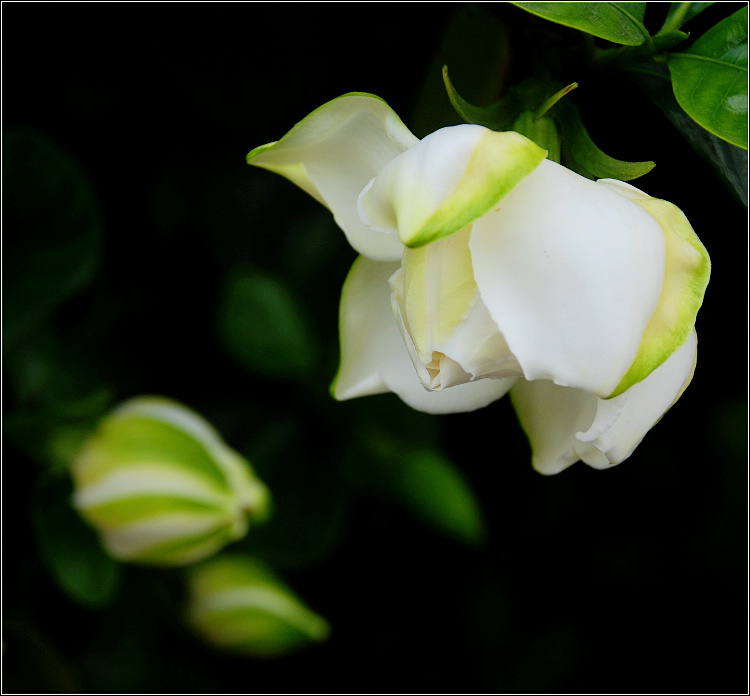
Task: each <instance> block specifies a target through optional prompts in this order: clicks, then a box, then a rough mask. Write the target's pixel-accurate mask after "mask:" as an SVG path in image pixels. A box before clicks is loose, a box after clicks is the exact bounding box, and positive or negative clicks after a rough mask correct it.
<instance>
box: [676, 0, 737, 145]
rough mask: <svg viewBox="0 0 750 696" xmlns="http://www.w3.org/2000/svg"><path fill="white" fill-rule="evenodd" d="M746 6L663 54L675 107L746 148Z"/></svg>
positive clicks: (717, 133) (721, 135)
mask: <svg viewBox="0 0 750 696" xmlns="http://www.w3.org/2000/svg"><path fill="white" fill-rule="evenodd" d="M747 21H748V14H747V6H745V7H743V8H741V9H739V10H738V11H737V12H735V13H734V14H732V15H730V16H729V17H727V18H726V19H724V20H722V21H721V22H719V23H718V24H717V25H715V26H714V27H712V28H711V29H710V30H709V31H707V32H706V33H705V34H704V35H703V36H701V37H700V38H699V39H698V40H697V41H696V42H695V43H694V44H693V46H692V47H691V48H690V49H689V50H687V51H685V52H684V53H673V54H672V55H670V56H669V57H668V58H667V65H668V66H669V71H670V73H671V75H672V86H673V88H674V94H675V97H676V98H677V102H678V103H679V104H680V106H681V107H682V108H683V109H684V110H685V111H686V112H687V113H688V115H689V116H690V117H691V118H693V119H694V120H695V121H696V123H699V124H700V125H701V126H703V127H704V128H705V129H706V130H708V131H710V132H711V133H713V134H714V135H717V136H719V137H720V138H722V139H724V140H726V141H727V142H730V143H732V144H733V145H737V146H739V147H742V148H744V149H747Z"/></svg>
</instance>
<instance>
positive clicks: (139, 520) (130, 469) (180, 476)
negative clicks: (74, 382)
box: [72, 397, 269, 566]
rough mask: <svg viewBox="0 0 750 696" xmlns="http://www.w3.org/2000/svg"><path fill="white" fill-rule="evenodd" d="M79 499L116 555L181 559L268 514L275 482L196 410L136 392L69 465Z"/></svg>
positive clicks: (151, 560)
mask: <svg viewBox="0 0 750 696" xmlns="http://www.w3.org/2000/svg"><path fill="white" fill-rule="evenodd" d="M72 475H73V482H74V488H75V492H74V497H73V504H74V506H75V507H76V508H77V509H78V511H79V512H80V514H81V515H82V516H83V517H84V518H85V519H86V520H87V521H88V522H89V523H90V524H91V525H92V526H93V527H95V528H96V529H97V530H98V531H99V533H100V535H101V538H102V543H103V544H104V546H105V548H106V549H107V551H109V553H110V554H111V555H112V556H114V557H115V558H118V559H121V560H125V561H134V562H140V563H148V564H153V565H163V566H167V565H184V564H187V563H192V562H194V561H198V560H201V559H203V558H206V557H208V556H210V555H211V554H214V553H216V552H217V551H218V550H219V549H221V548H222V547H224V546H225V545H226V544H228V543H229V542H231V541H234V540H236V539H239V538H241V537H243V536H244V535H245V534H246V533H247V529H248V523H249V520H250V519H254V520H262V519H264V518H265V516H266V512H267V507H268V498H269V494H268V490H267V488H266V487H265V485H264V484H263V483H262V482H261V481H259V480H258V479H257V478H256V477H255V474H254V473H253V470H252V469H251V467H250V465H249V463H248V462H247V460H245V459H244V458H243V457H241V456H240V455H239V454H238V453H237V452H235V451H234V450H231V449H230V448H229V447H227V446H226V445H225V444H224V442H223V441H222V440H221V437H220V436H219V434H218V433H217V432H216V431H215V430H214V429H213V428H212V427H211V426H210V425H209V424H208V423H207V422H206V421H205V420H204V419H203V418H201V417H200V416H199V415H198V414H196V413H194V412H193V411H190V410H189V409H187V408H186V407H184V406H182V405H180V404H178V403H176V402H173V401H170V400H168V399H163V398H155V397H139V398H135V399H132V400H131V401H128V402H126V403H125V404H123V405H121V406H120V407H119V408H117V409H116V410H115V411H113V412H112V413H110V414H109V415H108V416H107V417H106V418H105V419H104V420H103V421H102V422H101V424H100V425H99V427H98V429H97V430H96V431H95V432H94V433H93V434H92V435H91V436H90V437H89V439H88V440H87V441H86V442H85V443H84V445H83V447H82V448H81V450H80V452H79V453H78V455H77V456H76V457H75V459H74V461H73V465H72Z"/></svg>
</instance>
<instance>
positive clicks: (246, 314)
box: [218, 269, 316, 377]
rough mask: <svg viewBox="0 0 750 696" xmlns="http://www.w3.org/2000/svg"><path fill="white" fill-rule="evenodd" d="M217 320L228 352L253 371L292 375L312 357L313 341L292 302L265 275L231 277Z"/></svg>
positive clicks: (283, 288)
mask: <svg viewBox="0 0 750 696" xmlns="http://www.w3.org/2000/svg"><path fill="white" fill-rule="evenodd" d="M218 321H219V336H220V338H221V340H222V342H223V344H224V346H225V348H226V349H227V351H228V352H229V353H230V354H231V355H232V356H233V357H234V358H235V359H236V360H237V361H238V362H239V363H241V364H242V365H243V366H244V367H246V368H247V369H249V370H251V371H253V372H258V373H262V374H267V375H270V376H273V377H284V376H291V377H294V376H298V375H299V374H300V373H302V372H304V371H305V370H307V369H308V368H310V367H311V365H312V364H313V362H314V360H315V358H316V355H315V352H316V351H315V341H314V339H313V335H312V332H311V330H310V328H309V327H308V324H307V320H306V318H305V315H304V313H303V311H302V309H301V308H300V307H299V304H298V302H297V300H296V298H295V297H294V296H293V294H292V293H291V291H290V290H289V289H288V288H287V287H286V286H285V285H283V284H282V283H281V282H280V281H279V280H277V279H276V278H273V277H271V276H269V275H266V274H263V273H260V272H256V271H253V270H250V269H237V270H235V272H233V273H231V274H230V275H229V277H228V278H227V281H226V283H225V287H224V292H223V295H222V297H221V300H220V305H219V314H218Z"/></svg>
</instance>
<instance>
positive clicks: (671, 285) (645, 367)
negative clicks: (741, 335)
mask: <svg viewBox="0 0 750 696" xmlns="http://www.w3.org/2000/svg"><path fill="white" fill-rule="evenodd" d="M598 183H600V184H604V185H606V186H609V187H610V188H612V189H613V190H615V191H617V192H618V193H620V194H622V195H624V196H626V197H628V198H630V199H631V200H633V201H635V202H636V203H638V205H640V206H641V207H642V208H644V210H646V211H647V212H648V213H650V214H651V215H652V216H653V217H654V218H655V219H656V221H657V222H658V223H659V224H660V225H661V228H662V230H663V231H664V239H665V241H666V269H665V275H664V286H663V288H662V291H661V296H660V297H659V303H658V304H657V305H656V309H655V310H654V314H653V316H652V317H651V320H650V321H649V323H648V326H646V331H645V332H644V335H643V339H642V340H641V345H640V348H639V349H638V354H637V355H636V358H635V360H634V361H633V364H632V365H631V366H630V369H629V370H628V372H627V373H626V374H625V376H624V377H623V378H622V380H621V381H620V383H619V384H618V385H617V388H616V389H615V390H614V392H613V393H612V394H611V395H610V396H617V395H618V394H622V393H623V392H624V391H626V390H627V389H629V388H630V387H631V386H633V385H634V384H636V383H637V382H640V381H641V380H642V379H644V378H645V377H647V376H648V375H649V374H650V373H651V372H652V371H653V370H654V369H656V368H657V367H658V366H659V365H661V364H662V363H663V362H664V361H665V360H666V359H667V358H668V357H669V356H670V355H671V354H672V353H673V352H674V351H675V350H677V348H679V347H680V346H681V345H683V344H684V343H685V341H686V339H687V337H688V336H689V335H690V332H691V331H692V329H693V326H694V325H695V317H696V315H697V313H698V310H699V309H700V306H701V304H702V303H703V295H704V293H705V291H706V286H707V285H708V280H709V277H710V275H711V260H710V259H709V257H708V252H707V251H706V249H705V247H704V246H703V244H701V241H700V239H698V237H697V235H696V234H695V232H694V231H693V228H692V227H691V226H690V223H689V222H688V220H687V218H686V217H685V215H684V214H683V212H682V211H681V210H680V209H679V208H678V207H677V206H675V205H673V204H672V203H669V202H667V201H663V200H660V199H658V198H651V197H650V196H647V195H646V194H644V193H643V192H641V191H639V190H638V189H636V188H634V187H633V186H630V185H629V184H625V183H623V182H621V181H616V180H602V179H600V180H599V182H598Z"/></svg>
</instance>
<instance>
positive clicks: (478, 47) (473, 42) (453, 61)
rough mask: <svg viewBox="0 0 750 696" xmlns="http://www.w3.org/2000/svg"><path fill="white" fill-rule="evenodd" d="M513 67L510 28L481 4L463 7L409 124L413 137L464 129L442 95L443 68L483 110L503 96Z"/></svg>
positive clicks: (447, 33)
mask: <svg viewBox="0 0 750 696" xmlns="http://www.w3.org/2000/svg"><path fill="white" fill-rule="evenodd" d="M509 61H510V42H509V40H508V31H507V29H506V27H505V25H504V24H503V23H502V22H501V21H500V20H499V19H498V18H497V17H496V16H495V14H493V13H492V12H490V11H489V10H487V9H485V8H484V7H483V6H482V5H481V4H477V3H470V4H466V5H462V6H461V7H460V8H459V9H458V10H457V11H456V13H455V15H454V16H453V17H452V19H451V21H450V22H449V24H448V26H447V27H446V30H445V33H444V35H443V38H442V39H441V41H440V45H439V46H438V48H437V51H436V56H435V59H434V60H433V61H432V63H431V65H430V68H429V70H428V72H427V76H426V77H425V80H424V84H423V85H422V88H421V89H420V91H419V94H418V96H417V99H416V102H415V107H414V110H413V112H412V117H411V118H410V119H409V121H408V125H409V126H410V128H411V130H412V132H413V133H414V134H415V135H416V136H417V137H420V138H422V137H424V136H425V135H427V134H428V133H432V132H433V131H435V130H437V129H438V128H442V127H443V126H450V125H456V124H457V123H460V119H458V118H457V117H456V113H455V112H454V110H453V109H452V108H451V101H450V100H449V98H448V96H447V95H446V93H445V90H444V89H443V82H442V70H443V66H444V65H450V67H451V70H452V71H453V75H454V78H456V79H457V80H458V83H459V84H460V85H461V88H462V90H463V91H464V93H465V94H466V95H468V97H469V98H470V99H471V100H472V101H474V102H476V103H479V104H484V103H488V102H490V101H492V100H493V99H495V98H496V97H497V95H498V94H500V92H501V90H502V88H503V86H504V85H503V78H504V76H505V75H506V74H507V69H508V63H509Z"/></svg>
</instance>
